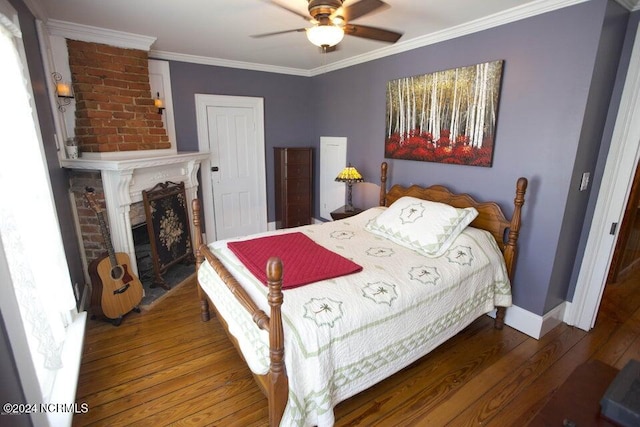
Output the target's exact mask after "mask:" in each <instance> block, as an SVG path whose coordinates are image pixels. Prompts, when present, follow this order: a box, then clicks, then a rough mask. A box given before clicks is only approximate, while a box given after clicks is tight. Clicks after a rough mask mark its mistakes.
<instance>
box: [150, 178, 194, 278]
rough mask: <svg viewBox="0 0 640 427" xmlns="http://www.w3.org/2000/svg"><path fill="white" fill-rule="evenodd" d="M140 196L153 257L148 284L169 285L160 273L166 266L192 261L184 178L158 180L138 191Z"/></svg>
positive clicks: (165, 269)
mask: <svg viewBox="0 0 640 427" xmlns="http://www.w3.org/2000/svg"><path fill="white" fill-rule="evenodd" d="M142 200H143V202H144V211H145V216H146V221H147V231H148V233H149V240H150V241H151V254H152V258H153V267H154V280H153V285H152V286H162V287H163V288H165V289H169V286H168V285H167V284H166V283H165V281H164V279H163V277H162V275H163V274H164V273H166V271H167V269H168V268H169V267H171V266H172V265H174V264H176V263H178V262H185V263H187V262H188V263H191V262H193V252H192V250H191V229H190V227H189V211H188V209H187V203H186V200H187V199H186V196H185V190H184V182H181V183H179V184H176V183H175V182H171V181H167V182H165V183H159V184H157V185H156V186H155V187H153V188H152V189H150V190H145V191H142Z"/></svg>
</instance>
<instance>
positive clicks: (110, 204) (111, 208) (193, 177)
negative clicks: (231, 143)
mask: <svg viewBox="0 0 640 427" xmlns="http://www.w3.org/2000/svg"><path fill="white" fill-rule="evenodd" d="M208 157H209V153H206V152H184V153H177V154H170V155H162V156H153V157H132V158H122V159H113V160H111V159H109V160H105V159H91V158H82V157H81V158H79V159H63V160H61V161H60V164H61V166H62V167H64V168H67V169H74V170H84V171H99V172H100V175H101V178H102V185H103V190H104V198H105V204H106V208H107V217H108V220H109V230H110V234H111V241H112V243H113V248H114V250H115V251H116V252H124V253H126V254H128V255H129V258H130V259H131V260H132V261H133V260H135V259H136V258H135V248H134V243H133V233H132V227H131V217H130V215H129V212H130V210H131V204H132V203H136V202H140V201H142V191H143V190H148V189H150V188H152V187H154V186H155V185H156V184H158V183H161V182H166V181H171V182H176V183H179V182H184V187H185V196H186V197H187V200H189V201H190V200H193V199H195V198H196V197H197V193H198V178H197V175H198V170H199V169H200V163H201V162H202V161H203V160H205V159H207V158H208ZM188 206H189V217H190V219H192V218H193V212H192V211H191V203H188ZM191 227H192V229H191V235H192V237H193V235H194V234H193V233H194V232H195V230H194V228H193V224H191ZM132 266H133V268H134V269H135V274H138V267H137V265H136V263H135V262H132Z"/></svg>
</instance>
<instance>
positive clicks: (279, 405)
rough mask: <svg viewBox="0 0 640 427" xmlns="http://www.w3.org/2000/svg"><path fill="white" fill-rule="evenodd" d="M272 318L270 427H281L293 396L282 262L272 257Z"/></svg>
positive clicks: (269, 272)
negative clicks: (287, 355) (287, 364)
mask: <svg viewBox="0 0 640 427" xmlns="http://www.w3.org/2000/svg"><path fill="white" fill-rule="evenodd" d="M267 285H268V286H269V296H268V301H269V305H270V306H271V316H270V318H269V359H270V360H271V364H270V367H269V395H268V397H269V425H270V426H278V425H280V420H281V419H282V415H283V413H284V408H285V407H286V405H287V400H288V397H289V382H288V380H287V370H286V367H285V365H284V330H283V328H282V312H281V306H282V301H283V296H282V262H281V261H280V259H279V258H276V257H271V258H269V261H267Z"/></svg>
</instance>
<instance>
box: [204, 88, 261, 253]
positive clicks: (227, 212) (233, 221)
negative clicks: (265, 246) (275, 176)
mask: <svg viewBox="0 0 640 427" xmlns="http://www.w3.org/2000/svg"><path fill="white" fill-rule="evenodd" d="M198 97H201V98H200V99H199V102H198ZM252 99H254V98H249V99H248V100H247V101H249V102H247V103H244V102H243V101H245V100H246V99H245V98H243V97H223V96H215V95H196V100H197V102H196V103H197V109H198V117H199V119H198V139H199V144H200V147H201V150H202V148H203V145H204V144H206V147H205V149H206V150H208V151H209V153H210V154H209V162H208V164H207V165H204V166H203V168H202V171H203V177H202V181H203V188H202V192H203V204H204V205H205V206H204V210H205V223H206V224H207V233H208V234H209V240H211V238H213V240H222V239H227V238H230V237H238V236H245V235H248V234H253V233H259V232H262V231H266V230H267V214H266V212H267V202H266V177H265V161H264V160H265V159H264V133H263V131H262V120H261V119H262V116H261V114H260V113H261V111H262V110H261V109H257V108H256V105H254V104H253V103H252V102H250V100H252ZM260 101H261V100H260ZM260 105H261V104H260ZM258 118H259V119H258ZM205 183H206V184H205ZM211 225H213V227H214V229H215V236H211V234H212V233H211V231H210V230H211Z"/></svg>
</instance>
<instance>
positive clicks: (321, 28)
mask: <svg viewBox="0 0 640 427" xmlns="http://www.w3.org/2000/svg"><path fill="white" fill-rule="evenodd" d="M343 37H344V30H343V29H342V28H341V27H338V26H336V25H316V26H315V27H311V28H307V38H308V39H309V41H310V42H311V43H313V44H314V45H316V46H318V47H325V46H326V47H331V46H335V45H337V44H338V43H340V42H341V41H342V38H343Z"/></svg>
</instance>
